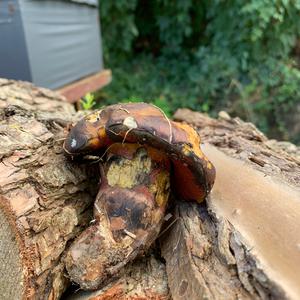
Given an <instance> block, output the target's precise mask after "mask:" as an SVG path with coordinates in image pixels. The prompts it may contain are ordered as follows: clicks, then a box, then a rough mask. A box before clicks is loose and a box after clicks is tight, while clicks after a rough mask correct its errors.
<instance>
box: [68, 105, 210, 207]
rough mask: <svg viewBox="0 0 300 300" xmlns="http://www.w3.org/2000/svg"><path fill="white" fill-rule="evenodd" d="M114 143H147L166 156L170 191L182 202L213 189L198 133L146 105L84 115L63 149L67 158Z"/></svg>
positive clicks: (153, 107)
mask: <svg viewBox="0 0 300 300" xmlns="http://www.w3.org/2000/svg"><path fill="white" fill-rule="evenodd" d="M115 142H126V143H139V144H141V145H145V144H147V145H150V146H152V147H154V148H157V149H160V150H161V151H163V152H164V153H166V154H167V155H168V157H169V158H170V160H171V161H172V165H173V171H172V181H173V188H174V189H175V190H176V193H177V194H178V195H179V196H180V197H181V198H183V199H185V200H194V201H198V202H201V201H202V200H203V199H204V198H205V197H206V195H207V194H208V193H209V192H210V190H211V188H212V186H213V183H214V180H215V168H214V166H213V165H212V163H211V162H210V161H209V160H208V159H207V158H206V157H205V155H204V154H203V153H202V151H201V148H200V137H199V135H198V133H197V132H196V131H195V130H194V129H193V128H192V127H191V126H189V125H186V124H182V123H177V122H174V121H171V120H169V119H168V118H167V117H166V116H165V114H164V113H163V112H162V111H161V110H160V109H159V108H158V107H156V106H154V105H151V104H147V103H126V104H116V105H111V106H107V107H106V108H103V109H101V110H100V111H96V112H94V113H92V114H90V115H88V116H87V117H85V118H84V119H83V120H81V121H80V122H78V123H77V124H76V125H75V126H74V127H73V128H72V129H71V131H70V133H69V135H68V136H67V139H66V140H65V143H64V149H65V151H66V152H67V153H68V154H70V155H76V154H83V153H92V152H95V151H99V150H100V149H103V148H104V149H105V148H106V147H108V146H109V145H111V144H113V143H115Z"/></svg>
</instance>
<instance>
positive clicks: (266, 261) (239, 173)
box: [161, 109, 300, 300]
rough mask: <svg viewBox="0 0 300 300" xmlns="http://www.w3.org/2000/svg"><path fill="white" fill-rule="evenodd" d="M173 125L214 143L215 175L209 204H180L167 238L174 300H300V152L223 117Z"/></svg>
mask: <svg viewBox="0 0 300 300" xmlns="http://www.w3.org/2000/svg"><path fill="white" fill-rule="evenodd" d="M175 119H176V120H178V121H185V122H187V123H190V124H192V125H194V126H195V127H197V129H198V130H199V131H200V133H201V136H202V137H203V140H204V141H205V142H206V143H209V144H206V145H204V152H205V153H206V155H207V156H208V157H209V159H210V160H211V161H212V162H213V164H214V165H215V167H216V171H217V177H216V182H215V185H214V188H213V190H212V193H211V195H210V196H209V198H208V199H207V202H206V204H201V205H197V204H189V203H183V202H177V203H176V206H175V209H174V219H173V220H171V221H170V222H171V224H172V223H173V225H172V226H171V227H170V229H169V230H167V231H166V234H165V235H163V236H162V238H161V245H162V254H163V257H164V258H165V260H166V267H167V274H168V282H169V286H170V290H171V294H172V297H173V299H175V300H176V299H298V297H299V295H300V269H299V265H300V251H299V249H300V239H299V232H300V201H299V200H300V193H299V186H300V168H299V166H300V163H299V160H298V158H299V153H300V151H299V149H298V148H297V147H295V146H294V145H292V144H289V143H276V142H274V141H269V140H267V138H266V137H265V136H264V135H263V134H262V133H260V132H259V131H258V130H257V129H256V128H255V127H254V126H253V125H252V124H249V123H244V122H242V121H240V120H239V119H237V118H236V119H231V118H230V117H229V116H228V115H227V114H226V113H223V112H222V113H221V114H220V119H219V120H214V119H211V118H208V117H206V116H204V115H202V114H200V113H195V112H191V111H189V110H186V109H182V110H179V111H177V113H176V114H175ZM212 145H213V146H212ZM283 146H284V147H283ZM282 148H285V150H287V151H288V152H289V153H287V152H285V151H283V150H282Z"/></svg>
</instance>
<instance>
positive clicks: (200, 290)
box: [0, 79, 300, 300]
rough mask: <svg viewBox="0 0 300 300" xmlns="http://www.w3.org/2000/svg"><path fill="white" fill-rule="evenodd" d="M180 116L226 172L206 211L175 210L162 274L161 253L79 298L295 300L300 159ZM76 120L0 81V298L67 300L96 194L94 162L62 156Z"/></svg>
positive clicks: (252, 131) (299, 289)
mask: <svg viewBox="0 0 300 300" xmlns="http://www.w3.org/2000/svg"><path fill="white" fill-rule="evenodd" d="M175 118H176V119H177V120H179V121H184V122H188V123H190V124H192V125H194V126H195V127H197V129H199V130H200V134H201V136H202V140H203V141H204V142H205V145H204V147H203V148H204V151H205V152H206V154H207V156H208V157H209V158H210V160H211V161H212V162H213V163H214V164H215V166H216V170H217V178H216V183H215V186H214V188H213V190H212V193H211V195H210V196H209V197H208V199H207V201H206V203H203V204H194V203H186V202H182V201H180V199H179V200H178V201H175V200H174V201H172V203H171V206H172V209H173V211H172V215H173V217H172V218H171V219H170V220H169V221H168V223H167V224H165V225H164V229H163V231H162V232H161V234H160V239H159V241H160V245H161V253H162V256H163V257H164V259H165V265H164V263H162V260H160V259H159V258H158V257H157V256H158V250H159V249H158V247H156V250H155V253H156V255H155V258H154V256H153V255H149V256H146V257H145V258H143V259H141V260H138V261H135V262H134V263H132V264H130V265H128V266H127V267H126V269H124V272H123V273H122V274H121V275H120V278H119V279H117V280H116V281H113V282H111V283H110V284H109V285H108V286H106V287H105V288H104V289H101V290H99V291H96V292H93V293H91V292H88V293H84V295H82V294H80V295H79V296H80V297H83V298H78V299H89V300H91V299H94V300H96V299H98V300H100V299H168V298H169V291H168V285H169V288H170V294H171V296H172V298H173V299H175V300H176V299H192V300H193V299H197V300H198V299H288V298H290V299H297V298H298V295H300V269H299V268H298V266H299V265H300V251H299V249H300V239H299V232H300V207H299V206H300V201H299V198H300V196H299V188H300V187H299V185H300V167H299V166H300V163H299V157H300V155H299V154H300V151H299V149H298V148H297V147H295V146H294V145H292V144H289V143H278V142H276V141H270V140H268V139H267V138H266V137H265V136H264V135H263V134H261V133H260V132H259V131H258V130H257V129H256V128H255V127H254V126H253V125H252V124H249V123H244V122H242V121H240V120H239V119H231V118H230V117H229V116H228V115H227V114H226V113H221V114H220V119H219V120H215V119H211V118H208V117H206V116H204V115H203V114H200V113H195V112H191V111H189V110H179V111H178V112H177V113H176V114H175ZM77 119H78V115H77V114H76V113H75V111H74V109H73V107H72V106H71V105H70V104H68V103H65V102H64V101H63V98H62V97H61V96H59V95H58V94H56V93H54V92H51V91H49V90H45V89H41V88H36V87H34V86H33V85H31V84H28V83H21V82H15V81H9V80H3V79H0V155H1V164H0V249H1V251H0V274H1V278H0V295H1V299H4V300H6V299H58V298H60V297H61V295H62V293H63V291H64V290H65V289H66V287H67V286H68V284H69V279H68V276H67V274H66V273H65V266H64V264H63V258H64V255H65V253H66V250H67V249H68V248H69V245H70V244H71V243H72V241H73V239H74V238H75V237H76V236H78V235H79V234H80V233H81V232H82V231H83V229H84V228H86V227H87V226H88V225H89V224H90V221H91V220H92V203H93V202H94V199H95V196H96V193H97V191H98V188H99V186H98V180H99V175H98V166H97V165H96V164H86V163H81V162H80V161H70V160H69V159H67V158H66V157H65V156H64V154H63V152H62V139H63V138H64V137H65V131H66V127H67V124H69V123H71V122H73V121H76V120H77ZM165 266H166V273H165ZM165 274H167V275H165ZM167 280H168V284H167ZM77 294H78V293H76V295H77ZM74 297H75V296H74V295H72V296H71V298H70V299H76V298H74Z"/></svg>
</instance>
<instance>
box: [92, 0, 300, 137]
mask: <svg viewBox="0 0 300 300" xmlns="http://www.w3.org/2000/svg"><path fill="white" fill-rule="evenodd" d="M100 14H101V25H102V34H103V44H104V54H105V62H106V66H108V67H110V68H112V71H113V78H114V80H113V83H112V84H111V85H110V86H109V87H107V88H106V89H104V90H102V91H101V92H99V93H98V94H97V97H98V98H102V99H104V100H105V101H106V102H107V103H111V102H116V101H124V100H128V99H129V100H131V101H139V100H143V101H152V102H154V103H155V104H156V105H158V106H160V107H162V108H163V109H164V110H165V111H166V112H167V113H169V114H171V113H172V112H174V110H176V109H177V108H178V107H189V108H192V109H195V110H201V111H204V112H209V113H211V114H216V112H218V111H219V110H221V109H224V110H227V111H229V112H230V113H231V114H232V115H238V116H240V117H242V118H243V119H246V120H249V121H251V122H254V123H255V124H256V125H258V126H259V127H260V128H261V129H262V130H263V131H265V132H267V133H268V134H269V135H271V136H276V137H277V138H284V139H293V140H294V141H296V142H299V141H300V128H299V123H300V120H299V118H300V117H299V114H300V102H299V99H300V88H299V87H300V70H299V57H300V55H299V56H298V54H299V52H300V49H298V48H297V42H298V41H299V36H300V18H299V14H300V0H294V1H292V0H248V1H243V0H235V1H232V0H227V1H222V0H201V1H200V0H177V1H167V0H152V1H147V0H118V1H100ZM298 43H299V42H298ZM299 48H300V45H299ZM297 109H298V111H297ZM297 124H298V125H297ZM297 126H298V127H297Z"/></svg>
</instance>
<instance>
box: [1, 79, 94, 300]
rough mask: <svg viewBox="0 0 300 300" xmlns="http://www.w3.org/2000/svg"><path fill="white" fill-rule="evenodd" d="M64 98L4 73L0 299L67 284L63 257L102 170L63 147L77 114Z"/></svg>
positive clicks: (84, 219) (33, 295)
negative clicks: (75, 159) (71, 156)
mask: <svg viewBox="0 0 300 300" xmlns="http://www.w3.org/2000/svg"><path fill="white" fill-rule="evenodd" d="M62 100H63V99H62V97H61V96H59V95H58V94H56V93H54V92H51V91H49V90H45V89H38V88H36V87H34V86H32V85H31V84H28V83H21V82H14V81H8V80H1V81H0V109H1V110H0V155H1V164H0V193H1V198H0V248H1V259H0V270H1V279H0V295H1V299H22V298H28V299H57V298H58V297H59V296H60V295H61V293H62V291H63V290H64V289H65V288H66V285H67V278H66V277H65V276H64V273H63V269H64V266H63V264H62V263H61V261H60V258H61V256H62V254H63V251H64V249H65V247H66V246H67V245H68V241H70V240H71V239H72V238H74V237H75V236H76V235H77V234H78V233H79V232H80V231H81V230H82V229H83V228H84V227H85V226H86V225H87V224H88V220H89V218H90V217H89V214H90V211H89V209H88V208H89V206H90V204H91V203H92V201H93V198H94V196H95V192H96V190H97V176H91V175H90V173H93V172H95V168H90V167H88V166H84V165H82V166H81V165H78V164H75V163H72V162H70V161H67V159H66V158H65V156H64V155H63V153H62V150H61V144H62V140H61V139H62V138H63V136H64V127H65V126H66V124H67V123H68V122H71V121H72V119H74V115H75V110H74V108H73V107H72V106H71V105H70V104H68V103H65V102H64V101H62Z"/></svg>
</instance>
